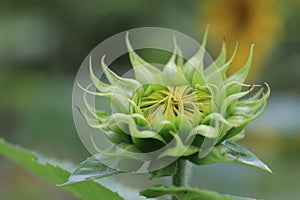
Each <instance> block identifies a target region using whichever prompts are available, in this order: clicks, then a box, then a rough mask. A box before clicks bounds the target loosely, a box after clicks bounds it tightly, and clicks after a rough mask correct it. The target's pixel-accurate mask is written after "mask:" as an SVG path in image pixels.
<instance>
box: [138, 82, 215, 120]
mask: <svg viewBox="0 0 300 200" xmlns="http://www.w3.org/2000/svg"><path fill="white" fill-rule="evenodd" d="M150 87H151V86H150ZM158 87H159V88H158V89H156V90H154V89H153V91H150V92H149V90H148V91H147V89H146V91H145V92H144V93H143V95H142V96H141V97H139V98H137V99H136V102H137V105H138V106H139V108H140V110H141V112H142V113H143V114H144V116H145V118H146V119H147V120H148V121H152V120H153V119H154V118H156V117H161V116H163V119H166V120H172V119H174V118H175V117H176V116H178V115H179V114H184V115H186V116H187V117H188V119H190V120H191V121H192V120H193V116H194V113H195V110H196V109H198V111H199V112H200V114H202V113H203V112H204V111H205V109H207V108H209V106H210V99H211V98H210V95H209V94H208V93H207V92H205V91H203V90H200V89H193V88H192V87H190V86H187V85H185V86H177V87H164V86H158Z"/></svg>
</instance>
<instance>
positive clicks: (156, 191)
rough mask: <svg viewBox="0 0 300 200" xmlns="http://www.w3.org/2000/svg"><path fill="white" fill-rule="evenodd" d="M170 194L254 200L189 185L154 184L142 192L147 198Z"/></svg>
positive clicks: (181, 198)
mask: <svg viewBox="0 0 300 200" xmlns="http://www.w3.org/2000/svg"><path fill="white" fill-rule="evenodd" d="M170 194H171V195H174V196H176V197H177V198H178V200H199V199H201V200H254V199H251V198H243V197H235V196H230V195H221V194H218V193H216V192H211V191H207V190H199V189H195V188H189V187H166V186H162V185H157V186H153V187H150V188H147V189H145V190H143V191H141V192H140V195H142V196H145V197H147V198H156V197H160V196H163V195H170Z"/></svg>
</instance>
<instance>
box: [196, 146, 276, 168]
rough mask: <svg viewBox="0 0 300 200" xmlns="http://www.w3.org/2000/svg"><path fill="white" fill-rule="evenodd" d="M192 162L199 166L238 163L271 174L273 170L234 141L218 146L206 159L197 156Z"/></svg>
mask: <svg viewBox="0 0 300 200" xmlns="http://www.w3.org/2000/svg"><path fill="white" fill-rule="evenodd" d="M190 161H191V162H193V163H195V164H197V165H207V164H212V163H217V162H231V161H233V162H236V163H238V164H243V165H247V166H251V167H255V168H258V169H261V170H264V171H267V172H269V173H272V170H271V169H270V168H269V167H268V166H267V165H266V164H265V163H263V162H262V161H261V160H259V159H258V158H257V157H256V156H255V155H254V154H253V153H251V152H250V151H249V150H247V149H245V148H244V147H242V146H240V145H238V144H237V143H235V142H233V141H224V142H222V144H220V145H217V146H216V147H215V148H213V150H212V151H211V152H210V153H209V154H208V155H207V156H205V157H204V158H199V157H198V156H197V155H194V156H192V157H190Z"/></svg>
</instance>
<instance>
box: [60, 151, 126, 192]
mask: <svg viewBox="0 0 300 200" xmlns="http://www.w3.org/2000/svg"><path fill="white" fill-rule="evenodd" d="M119 173H122V172H121V171H119V170H116V169H113V168H110V167H108V166H106V165H104V164H102V163H101V162H100V161H99V159H98V158H97V155H94V156H92V157H90V158H88V159H87V160H85V161H83V162H82V163H80V165H79V166H78V167H77V168H76V169H75V171H74V172H73V173H72V174H71V176H70V177H69V178H68V181H67V182H66V183H64V184H62V185H60V186H66V185H70V184H74V183H78V182H83V181H88V180H92V179H99V178H103V177H107V176H112V175H115V174H119Z"/></svg>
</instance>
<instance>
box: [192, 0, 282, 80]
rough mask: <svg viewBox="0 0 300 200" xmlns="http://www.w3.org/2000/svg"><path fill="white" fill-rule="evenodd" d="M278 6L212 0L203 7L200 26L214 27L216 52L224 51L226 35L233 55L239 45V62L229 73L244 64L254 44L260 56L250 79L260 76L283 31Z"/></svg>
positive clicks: (268, 1)
mask: <svg viewBox="0 0 300 200" xmlns="http://www.w3.org/2000/svg"><path fill="white" fill-rule="evenodd" d="M276 5H277V4H276V0H263V1H254V0H210V1H206V2H205V3H203V4H201V5H200V11H199V12H198V13H197V17H196V19H197V24H199V23H200V24H201V25H206V24H210V35H211V38H210V39H211V40H212V42H211V43H212V44H213V46H212V47H213V52H214V50H215V49H216V50H217V49H220V45H221V43H222V41H220V39H219V38H221V37H222V36H223V37H224V38H225V40H226V44H227V45H226V46H227V48H228V51H229V53H230V52H233V50H234V48H235V45H236V42H238V52H237V57H238V58H239V59H236V60H235V61H234V62H233V63H232V65H231V68H230V69H229V70H228V73H229V74H232V73H233V72H234V71H237V70H238V69H239V68H241V67H242V66H243V65H244V63H245V62H246V60H247V58H248V55H249V45H250V44H252V43H254V44H256V47H255V48H256V53H255V57H254V60H253V62H254V63H253V69H252V70H251V72H250V79H255V78H256V76H257V75H259V73H260V71H261V70H262V65H263V63H264V61H266V59H267V58H268V56H270V52H271V50H272V48H273V47H274V45H275V44H276V41H277V40H278V37H279V36H280V32H281V30H282V15H281V11H280V10H278V8H276ZM199 30H202V28H201V27H200V29H199ZM214 53H217V52H214Z"/></svg>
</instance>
